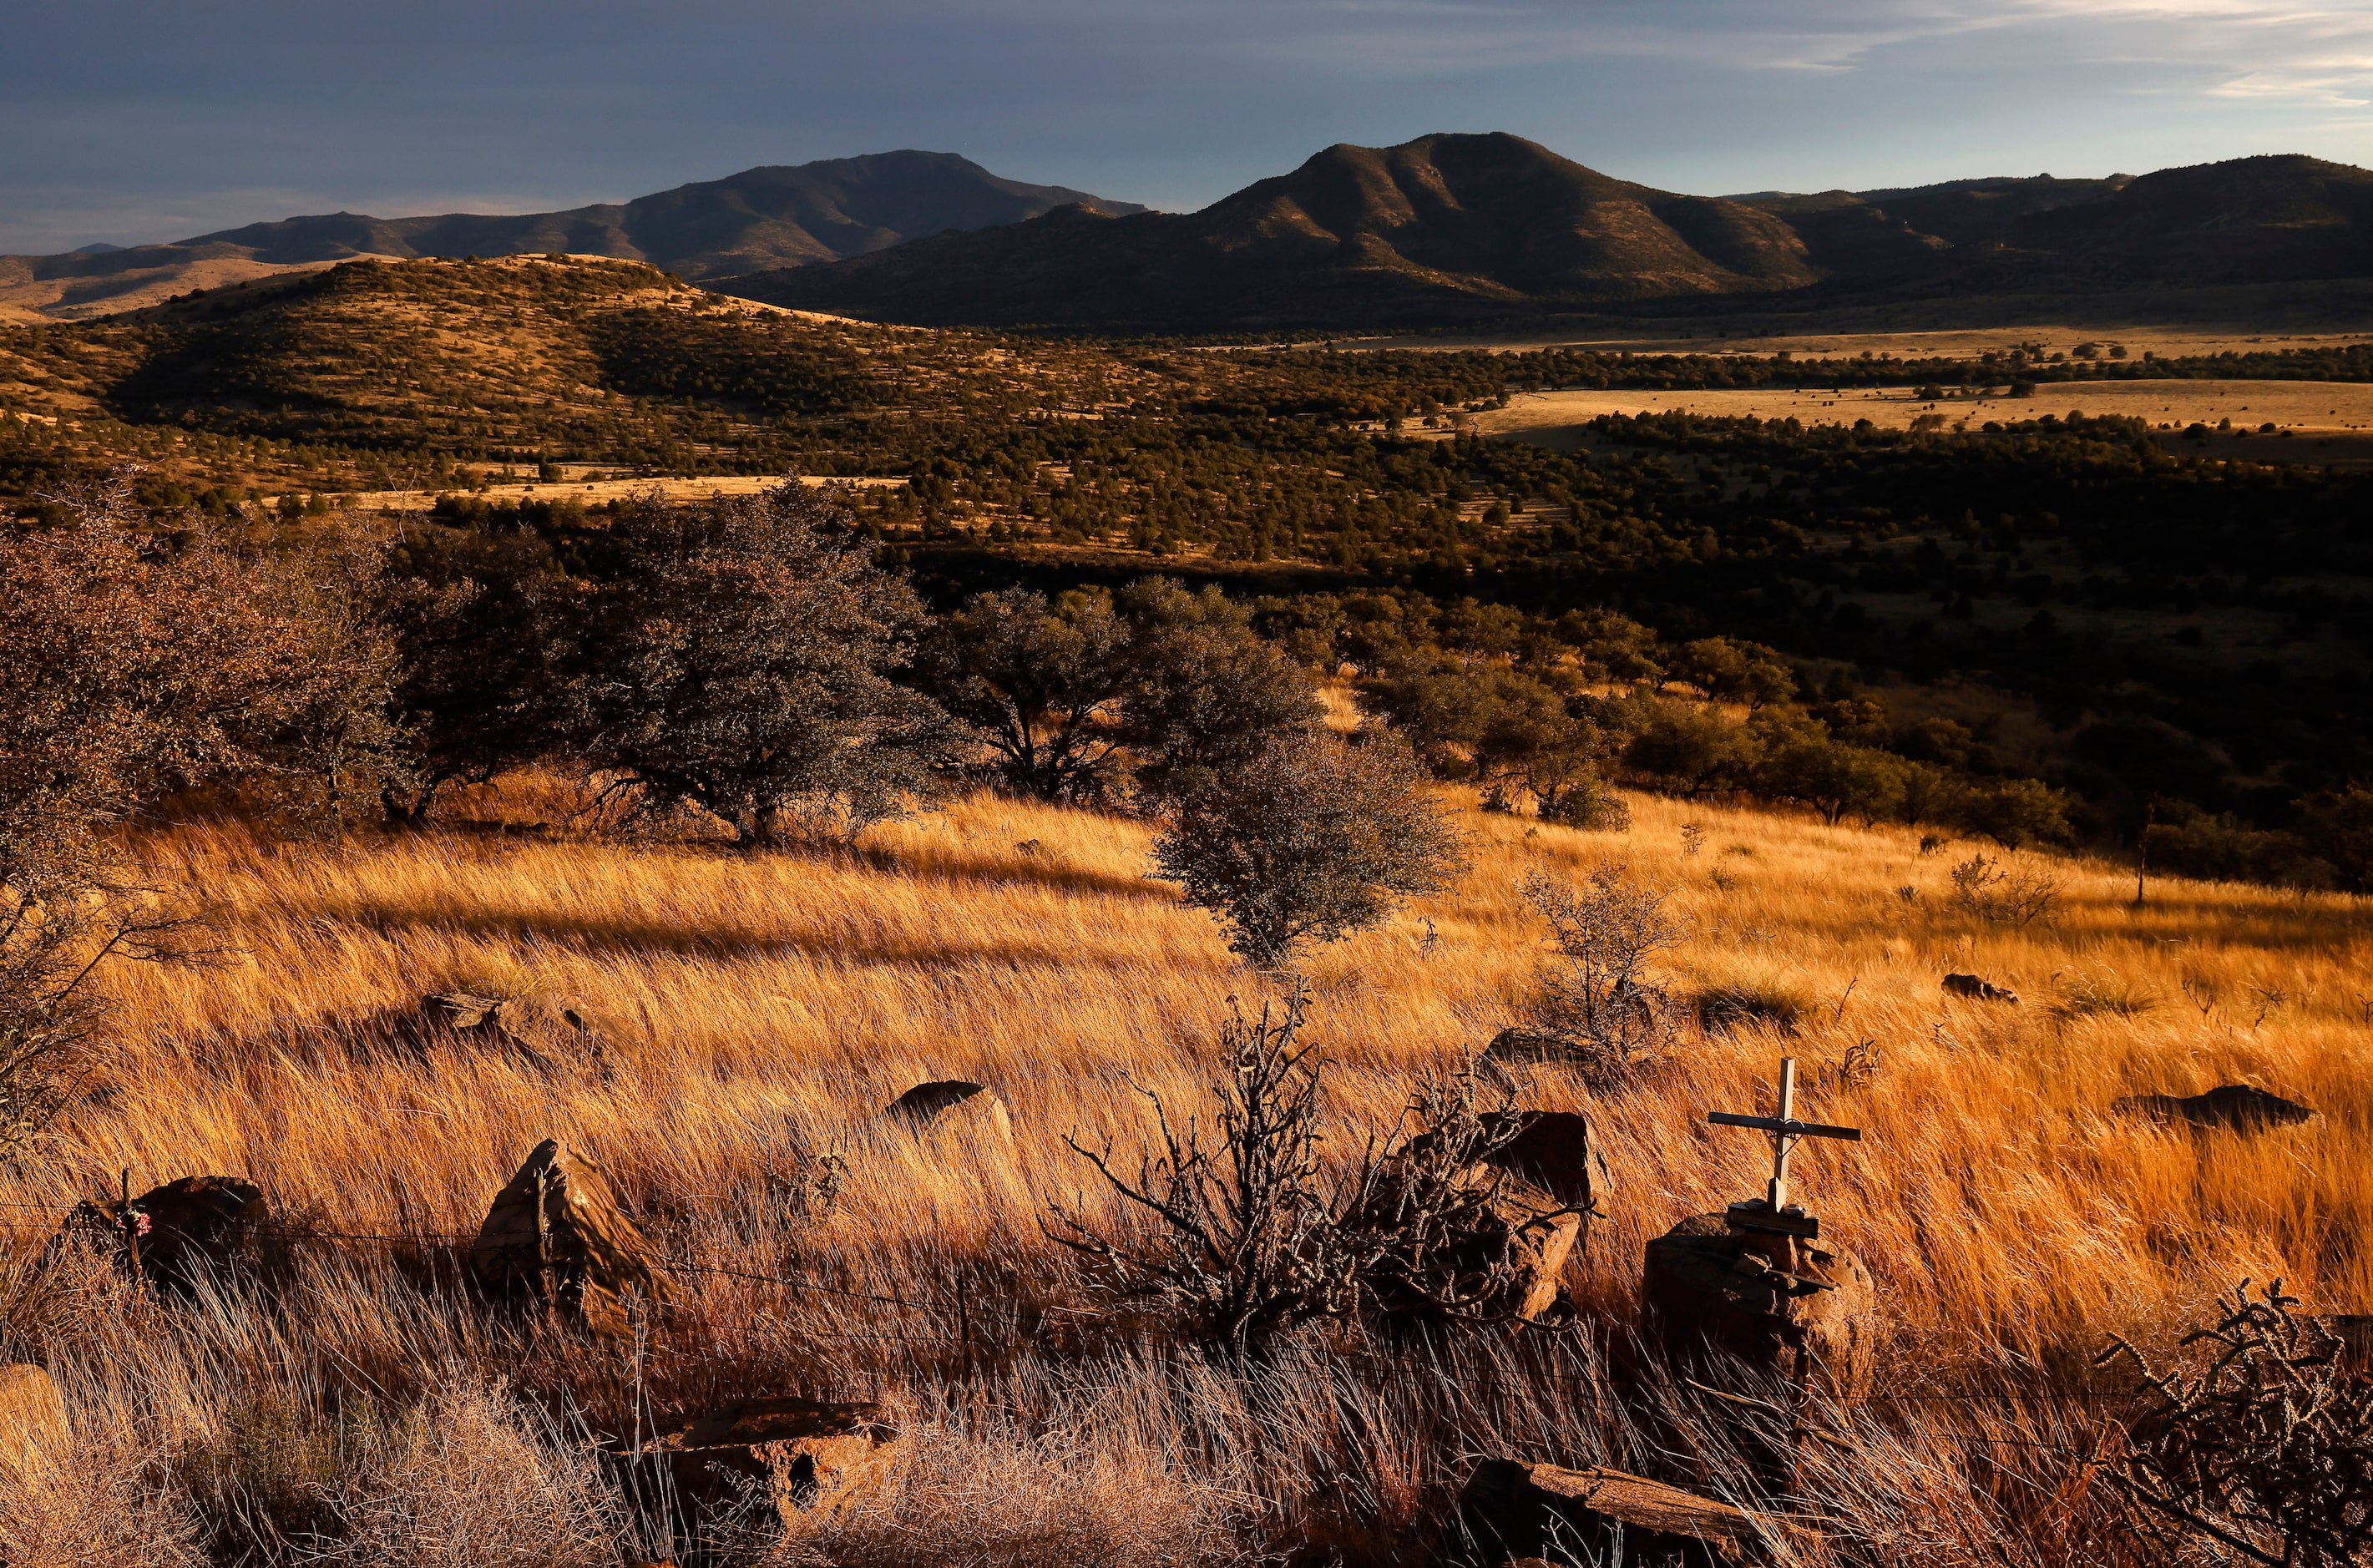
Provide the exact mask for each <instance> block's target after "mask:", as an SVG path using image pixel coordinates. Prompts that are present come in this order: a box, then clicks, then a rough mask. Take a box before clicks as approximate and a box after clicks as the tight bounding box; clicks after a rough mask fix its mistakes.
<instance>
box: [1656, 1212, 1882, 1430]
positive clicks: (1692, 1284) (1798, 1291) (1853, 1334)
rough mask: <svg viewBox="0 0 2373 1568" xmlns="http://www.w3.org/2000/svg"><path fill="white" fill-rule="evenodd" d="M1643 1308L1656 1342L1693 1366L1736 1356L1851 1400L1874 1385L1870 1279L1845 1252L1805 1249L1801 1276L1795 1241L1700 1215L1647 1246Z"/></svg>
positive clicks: (1800, 1247)
mask: <svg viewBox="0 0 2373 1568" xmlns="http://www.w3.org/2000/svg"><path fill="white" fill-rule="evenodd" d="M1790 1275H1793V1276H1794V1278H1793V1279H1791V1278H1788V1277H1786V1276H1790ZM1811 1281H1819V1283H1820V1284H1826V1285H1828V1286H1829V1287H1831V1288H1829V1289H1827V1290H1823V1289H1820V1288H1818V1285H1816V1284H1813V1283H1811ZM1641 1305H1642V1316H1644V1317H1645V1318H1646V1320H1647V1327H1648V1328H1649V1330H1650V1332H1651V1333H1652V1335H1653V1336H1654V1338H1655V1339H1656V1340H1657V1341H1658V1342H1660V1343H1661V1344H1663V1345H1664V1347H1665V1349H1666V1353H1667V1354H1669V1355H1671V1356H1672V1357H1674V1359H1675V1360H1676V1361H1677V1362H1680V1363H1684V1364H1687V1363H1703V1362H1706V1361H1707V1360H1709V1359H1710V1357H1711V1358H1712V1359H1719V1358H1720V1357H1723V1356H1735V1357H1736V1358H1737V1359H1738V1360H1740V1361H1743V1362H1745V1363H1747V1364H1748V1366H1750V1367H1753V1368H1755V1369H1757V1370H1759V1371H1760V1372H1763V1373H1766V1374H1768V1375H1772V1376H1777V1377H1782V1378H1785V1379H1788V1380H1789V1381H1791V1382H1794V1383H1797V1384H1799V1385H1802V1386H1810V1385H1813V1384H1816V1383H1818V1384H1819V1385H1820V1386H1821V1387H1826V1388H1828V1389H1829V1390H1830V1391H1832V1392H1834V1393H1837V1394H1839V1395H1841V1396H1844V1397H1846V1398H1853V1397H1855V1396H1858V1395H1860V1394H1862V1393H1864V1391H1866V1390H1867V1389H1868V1387H1869V1385H1870V1378H1871V1374H1872V1372H1873V1370H1874V1363H1875V1359H1876V1340H1875V1326H1874V1325H1873V1323H1872V1322H1871V1318H1870V1308H1871V1282H1870V1272H1869V1270H1866V1269H1864V1267H1863V1266H1862V1263H1861V1261H1860V1260H1859V1259H1857V1258H1855V1257H1854V1256H1853V1254H1852V1253H1850V1252H1847V1251H1845V1250H1844V1249H1843V1248H1842V1247H1838V1246H1830V1245H1829V1244H1828V1243H1826V1242H1801V1241H1800V1242H1797V1243H1796V1244H1795V1247H1794V1268H1793V1269H1792V1268H1790V1267H1788V1251H1787V1238H1786V1237H1783V1236H1767V1235H1750V1234H1747V1233H1744V1232H1738V1231H1734V1230H1732V1229H1730V1227H1729V1225H1728V1223H1726V1221H1725V1218H1724V1216H1723V1215H1721V1214H1696V1215H1692V1216H1691V1217H1689V1219H1686V1220H1683V1221H1682V1222H1681V1223H1679V1224H1677V1225H1675V1226H1674V1227H1673V1228H1672V1229H1671V1230H1669V1231H1666V1233H1665V1234H1664V1235H1661V1236H1658V1237H1657V1238H1656V1239H1655V1240H1654V1241H1652V1242H1650V1243H1649V1244H1648V1248H1647V1258H1646V1262H1645V1266H1644V1268H1643V1269H1642V1275H1641Z"/></svg>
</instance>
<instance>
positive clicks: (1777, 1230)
mask: <svg viewBox="0 0 2373 1568" xmlns="http://www.w3.org/2000/svg"><path fill="white" fill-rule="evenodd" d="M1722 1219H1723V1223H1724V1225H1725V1226H1727V1227H1728V1228H1729V1229H1731V1230H1734V1231H1751V1232H1754V1233H1755V1234H1757V1235H1779V1236H1800V1237H1802V1238H1803V1239H1805V1240H1806V1241H1818V1240H1820V1239H1821V1221H1820V1216H1818V1215H1817V1214H1807V1213H1806V1212H1805V1206H1804V1205H1803V1204H1801V1203H1791V1204H1789V1205H1788V1206H1787V1207H1786V1208H1784V1209H1782V1210H1780V1211H1778V1212H1777V1213H1775V1212H1773V1211H1772V1208H1771V1203H1770V1202H1769V1201H1767V1200H1766V1199H1760V1198H1750V1199H1748V1200H1747V1201H1746V1202H1744V1203H1734V1204H1732V1205H1731V1206H1730V1207H1729V1208H1728V1209H1726V1210H1724V1211H1723V1217H1722Z"/></svg>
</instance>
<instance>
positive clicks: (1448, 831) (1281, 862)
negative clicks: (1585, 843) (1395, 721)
mask: <svg viewBox="0 0 2373 1568" xmlns="http://www.w3.org/2000/svg"><path fill="white" fill-rule="evenodd" d="M1154 862H1155V864H1156V866H1157V867H1159V869H1160V874H1161V875H1162V876H1163V878H1165V879H1167V880H1169V881H1172V882H1175V883H1180V884H1181V885H1182V886H1184V888H1185V889H1186V901H1187V902H1188V903H1189V904H1192V905H1194V906H1196V907H1198V908H1202V909H1209V910H1210V911H1211V912H1212V914H1213V915H1215V916H1216V917H1218V919H1220V921H1221V922H1222V925H1223V926H1224V927H1225V928H1226V930H1227V931H1228V945H1229V947H1230V948H1232V949H1233V951H1234V952H1236V953H1237V954H1241V955H1242V956H1243V957H1244V959H1245V961H1246V962H1247V963H1250V964H1254V965H1276V964H1279V963H1281V962H1283V961H1284V960H1285V959H1286V958H1288V957H1289V956H1291V955H1292V953H1293V952H1294V951H1295V950H1296V949H1297V948H1299V947H1300V946H1302V945H1303V943H1305V942H1335V941H1338V940H1340V939H1341V938H1343V937H1345V936H1348V935H1350V933H1351V932H1353V931H1358V930H1366V929H1367V928H1368V927H1371V926H1374V925H1377V924H1379V923H1381V922H1382V921H1383V920H1384V919H1385V916H1386V915H1388V914H1389V913H1391V911H1392V908H1393V907H1394V904H1395V903H1396V902H1397V900H1398V899H1401V898H1408V897H1416V896H1420V895H1425V894H1429V893H1435V892H1439V891H1440V890H1441V889H1442V888H1444V887H1445V886H1447V885H1448V884H1449V883H1450V880H1451V878H1452V877H1453V876H1454V875H1455V874H1456V872H1458V870H1459V869H1460V868H1461V867H1462V865H1463V864H1464V854H1463V851H1462V849H1461V848H1460V846H1459V842H1458V838H1457V836H1456V834H1455V832H1454V831H1453V829H1452V828H1451V827H1450V825H1448V823H1447V822H1446V821H1445V820H1444V816H1443V813H1442V811H1441V809H1440V808H1439V807H1438V806H1436V805H1435V803H1434V802H1433V801H1432V798H1431V796H1430V795H1429V793H1428V792H1427V790H1426V783H1425V778H1424V775H1423V773H1422V772H1421V771H1420V768H1419V767H1418V766H1417V763H1416V760H1415V758H1413V757H1412V756H1411V755H1409V748H1408V747H1407V746H1406V745H1404V744H1402V743H1400V742H1399V741H1398V740H1397V739H1395V738H1392V737H1389V736H1384V735H1377V736H1371V737H1369V738H1367V739H1366V740H1365V742H1364V743H1361V744H1350V743H1345V742H1343V741H1341V740H1338V739H1337V738H1335V737H1334V736H1332V735H1327V734H1297V735H1289V736H1286V737H1283V738H1280V739H1279V740H1276V741H1272V742H1271V743H1269V744H1268V746H1267V748H1266V749H1264V750H1263V751H1262V752H1261V753H1260V754H1259V755H1257V756H1256V757H1254V758H1253V759H1252V761H1251V763H1250V764H1249V765H1248V766H1245V767H1244V768H1242V769H1241V770H1239V771H1236V772H1233V773H1229V774H1226V775H1222V776H1219V777H1217V778H1212V779H1211V780H1210V781H1209V782H1207V783H1205V784H1203V785H1201V786H1200V787H1198V788H1197V789H1195V790H1191V791H1189V792H1188V793H1186V795H1184V796H1183V797H1181V798H1180V799H1179V801H1178V802H1177V803H1176V805H1175V808H1174V811H1173V814H1172V819H1171V823H1170V825H1169V828H1168V829H1167V831H1165V832H1164V833H1163V836H1162V837H1161V838H1160V839H1158V840H1157V841H1156V842H1155V844H1154Z"/></svg>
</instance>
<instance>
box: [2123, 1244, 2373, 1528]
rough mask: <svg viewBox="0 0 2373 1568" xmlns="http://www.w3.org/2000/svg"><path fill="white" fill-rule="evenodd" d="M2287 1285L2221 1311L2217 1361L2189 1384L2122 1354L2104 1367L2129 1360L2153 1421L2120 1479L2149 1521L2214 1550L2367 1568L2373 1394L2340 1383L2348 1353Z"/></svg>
mask: <svg viewBox="0 0 2373 1568" xmlns="http://www.w3.org/2000/svg"><path fill="white" fill-rule="evenodd" d="M2297 1305H2298V1298H2297V1297H2296V1296H2289V1295H2285V1294H2284V1293H2283V1288H2282V1281H2280V1280H2276V1281H2274V1282H2273V1283H2272V1284H2269V1285H2268V1286H2266V1287H2265V1290H2264V1292H2263V1293H2262V1297H2261V1298H2260V1299H2257V1300H2252V1299H2251V1298H2250V1281H2247V1280H2244V1281H2241V1283H2240V1285H2239V1287H2238V1288H2236V1289H2235V1290H2234V1292H2233V1293H2232V1294H2231V1295H2230V1296H2229V1297H2222V1298H2219V1302H2218V1306H2219V1312H2220V1316H2219V1318H2218V1320H2217V1322H2216V1323H2215V1325H2214V1326H2213V1327H2211V1328H2202V1329H2198V1330H2195V1331H2194V1332H2192V1333H2191V1334H2188V1335H2186V1336H2185V1337H2184V1340H2183V1344H2184V1346H2185V1347H2186V1348H2189V1347H2191V1346H2193V1345H2204V1346H2206V1347H2208V1348H2209V1351H2210V1358H2209V1360H2208V1363H2207V1364H2206V1365H2205V1366H2204V1367H2203V1368H2202V1369H2200V1370H2199V1371H2197V1372H2196V1373H2195V1374H2193V1375H2191V1376H2189V1377H2187V1376H2186V1375H2183V1374H2181V1373H2175V1374H2169V1375H2160V1374H2158V1373H2156V1372H2154V1371H2153V1370H2152V1369H2151V1367H2150V1364H2149V1363H2148V1362H2147V1361H2145V1359H2144V1357H2143V1354H2142V1352H2139V1351H2137V1350H2135V1349H2134V1348H2133V1346H2132V1345H2130V1344H2128V1343H2126V1342H2125V1341H2124V1340H2112V1341H2111V1343H2110V1348H2109V1349H2108V1350H2107V1351H2105V1352H2102V1355H2101V1357H2100V1362H2101V1363H2108V1362H2110V1361H2113V1360H2115V1359H2117V1358H2119V1357H2121V1356H2123V1357H2129V1358H2131V1359H2132V1360H2133V1363H2134V1364H2135V1366H2136V1367H2137V1368H2138V1369H2139V1370H2140V1372H2141V1374H2142V1379H2143V1382H2142V1389H2141V1392H2142V1395H2143V1398H2144V1399H2145V1406H2146V1408H2145V1413H2144V1415H2143V1416H2142V1418H2141V1419H2140V1420H2139V1421H2137V1422H2135V1423H2134V1424H2133V1429H2132V1432H2131V1434H2130V1447H2129V1449H2128V1453H2127V1456H2126V1460H2125V1464H2124V1466H2123V1468H2122V1472H2113V1475H2112V1479H2113V1480H2115V1481H2116V1483H2117V1484H2118V1486H2119V1487H2120V1489H2121V1490H2122V1492H2124V1493H2125V1494H2126V1496H2127V1498H2128V1499H2129V1500H2130V1501H2131V1502H2132V1503H2133V1504H2134V1505H2135V1506H2136V1508H2137V1512H2138V1515H2139V1516H2140V1517H2141V1518H2143V1519H2145V1520H2148V1521H2151V1522H2154V1523H2157V1524H2158V1525H2160V1526H2162V1527H2163V1526H2166V1525H2170V1524H2171V1525H2174V1526H2177V1527H2181V1528H2182V1529H2185V1530H2188V1531H2192V1532H2193V1533H2195V1534H2197V1535H2201V1536H2205V1537H2207V1538H2209V1539H2212V1540H2214V1541H2215V1542H2217V1543H2219V1544H2220V1545H2222V1546H2224V1547H2225V1548H2227V1549H2228V1550H2232V1551H2235V1552H2239V1553H2240V1554H2241V1556H2242V1557H2243V1558H2244V1559H2246V1560H2247V1561H2249V1562H2263V1563H2270V1564H2277V1565H2280V1568H2322V1565H2326V1564H2333V1565H2336V1564H2341V1563H2349V1562H2360V1561H2362V1560H2363V1556H2364V1554H2365V1553H2366V1552H2367V1550H2368V1549H2373V1382H2368V1381H2367V1379H2365V1378H2363V1377H2360V1376H2355V1375H2350V1374H2347V1373H2344V1372H2343V1371H2342V1370H2340V1368H2339V1365H2338V1362H2339V1357H2340V1350H2341V1346H2340V1341H2339V1340H2338V1339H2337V1337H2336V1336H2334V1335H2333V1333H2332V1330H2331V1329H2330V1328H2328V1327H2326V1326H2325V1325H2324V1324H2322V1323H2321V1322H2319V1321H2318V1320H2317V1319H2315V1318H2312V1317H2301V1316H2295V1315H2294V1313H2293V1310H2292V1309H2293V1308H2295V1307H2296V1306H2297Z"/></svg>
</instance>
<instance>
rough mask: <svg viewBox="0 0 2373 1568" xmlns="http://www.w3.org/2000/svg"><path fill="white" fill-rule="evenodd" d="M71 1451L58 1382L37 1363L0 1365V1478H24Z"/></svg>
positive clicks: (63, 1458)
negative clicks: (34, 1364) (51, 1379)
mask: <svg viewBox="0 0 2373 1568" xmlns="http://www.w3.org/2000/svg"><path fill="white" fill-rule="evenodd" d="M73 1452H74V1429H73V1427H72V1426H70V1425H69V1424H68V1423H67V1421H66V1406H65V1401H64V1399H61V1398H58V1386H57V1385H56V1384H54V1383H53V1382H51V1381H50V1375H49V1374H48V1373H46V1372H44V1371H42V1370H41V1368H40V1367H38V1366H33V1365H30V1364H29V1363H21V1362H20V1363H18V1364H16V1365H14V1366H0V1480H25V1479H28V1478H29V1477H31V1476H33V1475H35V1474H38V1473H39V1472H40V1471H41V1470H44V1469H48V1468H49V1467H50V1466H52V1465H57V1464H63V1463H64V1462H66V1459H67V1457H69V1456H70V1455H71V1454H72V1453H73Z"/></svg>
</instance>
